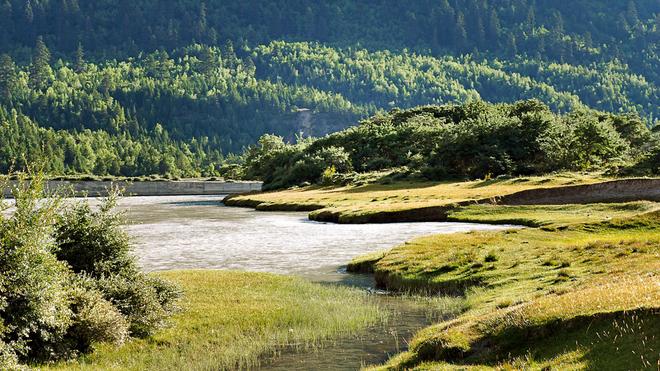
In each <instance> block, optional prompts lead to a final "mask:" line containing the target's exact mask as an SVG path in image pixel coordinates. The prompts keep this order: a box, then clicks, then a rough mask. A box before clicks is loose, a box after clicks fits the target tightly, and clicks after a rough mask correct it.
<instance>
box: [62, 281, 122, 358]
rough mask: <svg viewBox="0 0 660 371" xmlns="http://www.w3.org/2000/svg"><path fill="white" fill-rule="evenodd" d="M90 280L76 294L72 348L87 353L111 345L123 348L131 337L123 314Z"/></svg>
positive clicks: (69, 334)
mask: <svg viewBox="0 0 660 371" xmlns="http://www.w3.org/2000/svg"><path fill="white" fill-rule="evenodd" d="M94 286H95V284H94V283H93V282H92V281H90V280H87V281H86V282H84V283H80V284H79V285H78V286H77V287H75V288H74V289H73V290H72V294H71V309H72V311H73V325H72V326H71V327H70V328H69V331H68V334H67V337H68V338H69V339H71V340H70V341H71V342H73V343H74V344H72V348H74V349H76V350H78V351H81V352H87V351H88V350H89V349H90V348H91V346H92V344H94V343H98V342H107V343H113V344H117V345H120V344H122V343H124V341H126V339H127V338H128V334H129V329H128V323H127V321H126V318H124V316H123V315H122V313H121V312H119V310H118V309H117V308H116V307H115V306H114V305H113V304H112V303H110V302H109V301H107V300H105V299H104V297H103V294H102V293H101V292H99V291H98V290H96V289H95V288H94Z"/></svg>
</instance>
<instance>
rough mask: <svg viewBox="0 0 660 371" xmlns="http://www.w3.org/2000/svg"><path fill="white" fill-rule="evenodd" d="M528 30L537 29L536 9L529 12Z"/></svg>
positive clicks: (532, 8) (530, 9) (531, 8)
mask: <svg viewBox="0 0 660 371" xmlns="http://www.w3.org/2000/svg"><path fill="white" fill-rule="evenodd" d="M526 23H527V29H528V30H531V31H533V30H534V29H535V28H536V13H535V12H534V7H533V6H531V7H529V11H528V12H527V22H526Z"/></svg>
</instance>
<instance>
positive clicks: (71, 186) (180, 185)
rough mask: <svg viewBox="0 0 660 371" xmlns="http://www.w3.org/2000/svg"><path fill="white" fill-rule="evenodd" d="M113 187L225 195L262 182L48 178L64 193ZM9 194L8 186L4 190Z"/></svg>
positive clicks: (144, 192) (134, 192) (96, 192)
mask: <svg viewBox="0 0 660 371" xmlns="http://www.w3.org/2000/svg"><path fill="white" fill-rule="evenodd" d="M113 186H118V187H119V188H121V189H124V191H125V192H124V193H125V195H127V196H184V195H225V194H235V193H247V192H255V191H261V182H236V183H228V182H218V181H153V182H149V181H147V182H125V181H116V182H112V181H61V180H52V181H49V182H48V184H47V187H48V188H49V189H51V190H61V191H63V192H67V191H70V190H73V191H74V192H75V194H76V195H82V194H87V195H88V196H91V197H99V196H105V195H107V190H108V189H110V188H111V187H113ZM3 193H4V195H5V196H6V197H10V196H11V194H10V193H9V189H5V190H3Z"/></svg>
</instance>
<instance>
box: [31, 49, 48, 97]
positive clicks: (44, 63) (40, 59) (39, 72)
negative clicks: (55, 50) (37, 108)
mask: <svg viewBox="0 0 660 371" xmlns="http://www.w3.org/2000/svg"><path fill="white" fill-rule="evenodd" d="M51 75H52V70H51V68H50V51H49V50H48V47H47V46H46V43H44V39H43V37H41V36H39V37H38V38H37V43H36V45H35V48H34V52H33V56H32V65H31V67H30V83H31V84H32V86H33V87H34V88H35V89H44V88H45V87H46V86H47V85H48V82H49V80H50V77H51Z"/></svg>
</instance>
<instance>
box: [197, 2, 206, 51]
mask: <svg viewBox="0 0 660 371" xmlns="http://www.w3.org/2000/svg"><path fill="white" fill-rule="evenodd" d="M206 28H207V21H206V3H201V4H200V6H199V15H198V17H197V24H196V27H195V36H196V37H197V38H198V39H199V40H200V41H202V42H204V41H205V38H206Z"/></svg>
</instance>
